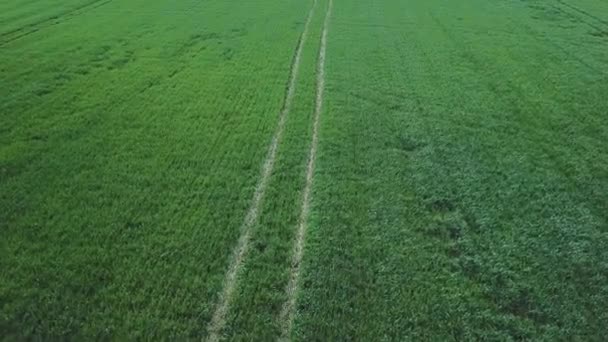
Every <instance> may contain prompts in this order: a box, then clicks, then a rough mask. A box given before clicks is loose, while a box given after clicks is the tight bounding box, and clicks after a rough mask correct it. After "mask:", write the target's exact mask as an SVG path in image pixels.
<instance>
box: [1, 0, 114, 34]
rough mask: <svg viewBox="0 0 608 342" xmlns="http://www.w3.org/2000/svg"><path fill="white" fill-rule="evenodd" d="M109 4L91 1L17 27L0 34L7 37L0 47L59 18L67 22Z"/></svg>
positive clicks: (100, 0) (107, 0) (95, 0)
mask: <svg viewBox="0 0 608 342" xmlns="http://www.w3.org/2000/svg"><path fill="white" fill-rule="evenodd" d="M110 2H112V0H105V1H102V0H93V1H91V2H87V3H85V4H83V5H81V6H78V7H76V8H73V9H70V10H67V11H64V12H62V13H59V14H56V15H53V16H51V17H48V18H44V19H41V20H39V21H37V22H35V23H32V24H28V25H25V26H22V27H19V28H16V29H13V30H10V31H8V32H4V33H0V38H6V37H8V38H6V39H4V40H3V41H2V42H0V45H5V44H8V43H10V42H12V41H15V40H17V39H21V38H24V37H26V36H29V35H30V34H32V33H36V32H38V31H40V30H41V28H42V27H44V25H45V24H47V23H49V22H51V21H53V20H59V19H61V18H66V19H64V20H62V21H61V22H64V21H67V20H69V19H70V18H72V17H74V16H75V15H77V14H82V13H85V12H86V11H89V10H92V9H95V8H98V7H101V6H103V5H105V4H108V3H110ZM49 26H52V25H49ZM47 27H48V26H47ZM28 29H29V30H28ZM23 31H25V32H23Z"/></svg>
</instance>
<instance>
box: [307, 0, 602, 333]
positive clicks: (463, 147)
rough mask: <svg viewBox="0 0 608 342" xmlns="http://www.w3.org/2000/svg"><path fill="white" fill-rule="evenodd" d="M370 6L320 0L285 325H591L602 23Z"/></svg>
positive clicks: (462, 329) (597, 300) (594, 325)
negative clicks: (311, 121)
mask: <svg viewBox="0 0 608 342" xmlns="http://www.w3.org/2000/svg"><path fill="white" fill-rule="evenodd" d="M372 4H373V5H372ZM372 4H370V3H368V2H357V1H344V2H336V6H335V10H334V18H333V20H332V27H331V34H330V38H329V42H328V57H327V58H328V62H327V63H328V70H327V77H328V81H327V82H328V90H327V107H328V109H327V111H326V113H325V116H324V120H323V121H322V129H321V134H320V139H321V141H320V154H319V163H318V170H317V177H316V179H315V182H316V184H315V189H316V192H315V200H314V201H313V203H314V205H315V208H314V222H313V223H312V224H311V227H310V231H309V239H308V242H307V243H308V245H307V250H306V258H305V262H306V267H305V272H304V276H305V280H304V281H303V283H304V288H303V289H302V294H301V297H302V298H301V301H300V310H299V311H300V316H299V319H298V320H297V334H298V336H299V337H300V338H301V339H302V340H310V339H319V340H332V339H347V340H349V339H361V340H376V339H387V340H402V339H406V338H411V339H413V340H442V341H445V340H472V339H484V340H487V339H490V340H510V339H522V338H523V339H534V340H536V339H545V340H559V339H564V340H602V337H603V336H604V334H605V328H604V326H605V323H606V322H607V321H608V313H607V311H606V310H605V308H606V307H608V262H607V260H608V249H607V248H606V246H608V216H607V214H608V148H607V147H606V146H607V145H606V142H608V116H607V115H606V114H607V113H608V101H606V99H605V96H606V94H608V78H607V76H606V75H607V74H606V70H608V69H607V68H606V67H607V66H608V64H607V62H608V59H607V57H608V48H607V45H606V44H607V43H608V40H606V38H605V37H600V36H598V35H597V33H598V32H597V31H596V28H594V27H593V26H598V27H602V28H604V29H608V27H607V26H606V25H604V24H602V23H601V22H598V20H596V19H593V18H589V17H588V16H585V15H583V14H580V13H579V12H576V11H573V10H570V9H569V8H568V7H566V6H563V5H560V4H559V3H558V2H555V1H549V0H547V1H534V2H521V1H508V2H505V1H500V2H499V1H481V0H479V1H468V2H444V1H439V0H433V1H381V2H373V3H372ZM577 6H581V7H582V6H583V4H582V3H581V4H578V5H577ZM597 6H598V7H599V4H598V5H597ZM604 9H606V8H604ZM596 13H597V12H596ZM600 14H603V15H604V16H605V17H608V11H605V10H604V11H603V12H600ZM587 22H589V23H593V26H590V25H588V23H587Z"/></svg>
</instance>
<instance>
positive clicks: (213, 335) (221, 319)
mask: <svg viewBox="0 0 608 342" xmlns="http://www.w3.org/2000/svg"><path fill="white" fill-rule="evenodd" d="M316 3H317V1H316V0H313V3H312V6H311V8H310V11H309V12H308V17H307V18H306V23H305V24H304V29H303V30H302V33H301V35H300V38H299V39H298V43H297V45H296V50H295V54H294V57H293V59H292V62H291V69H290V74H289V81H288V84H287V91H286V94H285V97H284V100H283V108H282V109H281V112H280V114H279V123H278V126H277V129H276V131H275V134H274V136H273V138H272V142H271V143H270V146H269V147H268V153H267V155H266V159H265V161H264V165H263V166H262V171H261V175H260V179H259V181H258V184H257V186H256V189H255V192H254V194H253V199H252V201H251V205H250V207H249V210H248V211H247V215H246V216H245V220H244V222H243V225H242V226H241V236H240V237H239V240H238V242H237V245H236V248H235V249H234V252H233V255H232V259H231V262H230V266H229V267H228V271H227V272H226V276H225V278H224V287H223V290H222V292H221V294H220V296H219V302H218V304H217V307H216V309H215V312H214V313H213V316H212V318H211V322H210V323H209V326H208V327H207V332H208V334H209V335H208V340H209V341H213V342H215V341H219V340H220V337H221V335H220V334H221V332H222V330H223V328H224V326H225V325H226V313H227V312H228V308H229V305H230V302H231V300H232V295H233V293H234V290H235V287H236V283H237V276H238V273H239V271H240V269H241V267H242V264H243V262H244V260H245V257H246V254H247V250H248V248H249V240H250V238H251V228H252V227H253V225H254V224H255V223H256V222H257V218H258V211H259V208H260V204H261V202H262V199H263V197H264V193H265V192H266V187H267V185H268V180H269V178H270V175H271V174H272V169H273V167H274V162H275V159H276V155H277V149H278V146H279V143H280V142H281V137H282V136H283V130H284V127H285V120H286V118H287V115H288V114H289V111H290V109H291V104H292V102H293V97H294V94H295V89H296V81H297V78H298V71H299V68H300V59H301V55H302V48H303V46H304V42H305V41H306V36H307V35H308V27H309V26H310V22H311V20H312V15H313V13H314V9H315V6H316Z"/></svg>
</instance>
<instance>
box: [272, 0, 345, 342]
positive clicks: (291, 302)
mask: <svg viewBox="0 0 608 342" xmlns="http://www.w3.org/2000/svg"><path fill="white" fill-rule="evenodd" d="M332 6H333V2H332V0H329V3H328V5H327V12H326V13H325V20H324V22H323V32H322V33H321V47H320V49H319V57H318V64H317V94H316V98H315V112H314V119H313V120H314V121H313V130H312V140H311V143H310V152H309V155H308V166H307V168H306V185H305V187H304V193H303V196H302V209H301V211H300V219H299V222H298V230H297V233H296V239H295V241H294V246H293V254H292V260H291V271H290V278H289V283H288V285H287V288H286V293H287V301H286V302H285V305H284V306H283V309H282V311H281V316H280V322H281V337H280V338H279V340H280V341H288V340H289V336H290V334H291V331H292V326H293V320H294V314H295V306H296V294H297V291H298V280H299V278H300V267H301V264H302V258H303V256H304V243H305V241H306V231H307V228H308V216H309V212H310V197H311V191H312V185H313V180H314V173H315V160H316V157H317V147H318V144H319V118H320V116H321V111H322V109H323V93H324V90H325V55H326V48H327V31H328V24H329V18H330V17H331V10H332Z"/></svg>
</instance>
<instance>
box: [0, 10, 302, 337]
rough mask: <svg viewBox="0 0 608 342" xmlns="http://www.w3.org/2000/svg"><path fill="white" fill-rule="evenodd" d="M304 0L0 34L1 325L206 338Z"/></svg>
mask: <svg viewBox="0 0 608 342" xmlns="http://www.w3.org/2000/svg"><path fill="white" fill-rule="evenodd" d="M75 6H79V4H75ZM39 7H40V6H39ZM309 7H310V4H309V3H307V2H300V1H287V2H283V3H282V4H275V3H273V2H272V1H253V2H251V1H248V2H243V3H240V4H238V5H235V4H234V3H228V2H225V1H205V2H199V1H185V2H178V3H175V2H172V1H153V2H149V1H127V2H120V1H114V2H111V3H108V4H106V5H104V6H100V7H97V8H94V9H91V10H90V11H85V12H83V13H80V14H79V15H78V16H77V17H73V18H71V19H70V20H68V21H65V22H61V23H59V24H57V25H53V26H48V27H44V29H41V30H40V31H39V32H37V33H34V34H30V35H28V36H26V37H23V38H21V39H18V40H14V41H11V42H9V43H6V44H4V45H3V46H2V54H1V55H0V65H1V67H2V72H1V74H0V75H1V76H0V77H1V80H0V84H2V96H1V97H2V99H3V100H2V103H0V112H1V113H2V125H1V128H0V130H1V134H0V170H1V174H0V176H1V179H2V180H1V184H0V196H1V197H0V229H1V231H2V239H1V242H0V244H1V247H0V250H1V257H0V270H1V272H2V274H1V278H0V307H1V309H0V331H2V334H1V335H4V336H9V337H10V336H14V337H19V336H24V337H25V336H41V337H47V338H50V337H73V338H99V337H102V336H116V337H118V336H124V337H129V338H130V337H138V336H141V337H180V338H181V337H196V336H204V334H206V331H205V329H204V327H205V324H206V322H207V321H208V320H209V317H210V315H211V311H212V307H213V305H214V301H215V297H216V296H217V293H218V292H219V291H220V289H221V286H222V280H223V274H224V272H225V268H226V265H227V263H228V257H229V255H230V252H231V249H232V247H233V245H234V243H235V241H236V240H237V238H238V235H239V227H240V225H241V222H242V220H243V216H244V215H245V210H246V208H247V206H248V205H249V203H248V202H249V201H250V199H251V196H252V193H253V189H254V186H255V183H256V181H257V179H256V178H257V177H258V175H259V171H258V170H259V168H260V164H261V163H262V160H263V158H264V157H265V154H266V146H267V145H268V143H269V141H270V139H271V135H272V133H273V131H274V129H275V126H276V117H277V115H278V112H279V110H280V108H281V105H282V99H283V96H284V89H285V82H286V81H285V80H286V77H287V74H288V71H289V65H290V62H291V58H292V54H293V50H294V48H295V45H296V41H297V39H298V36H299V34H300V31H301V29H302V22H303V20H304V18H305V17H306V13H307V11H308V9H309ZM15 8H16V9H19V6H16V5H15ZM53 13H55V12H53ZM2 16H3V22H4V20H6V21H8V20H9V19H10V15H9V13H8V12H4V13H3V14H2ZM5 18H7V19H5ZM33 20H37V19H33ZM58 20H62V19H61V18H59V19H58Z"/></svg>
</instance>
